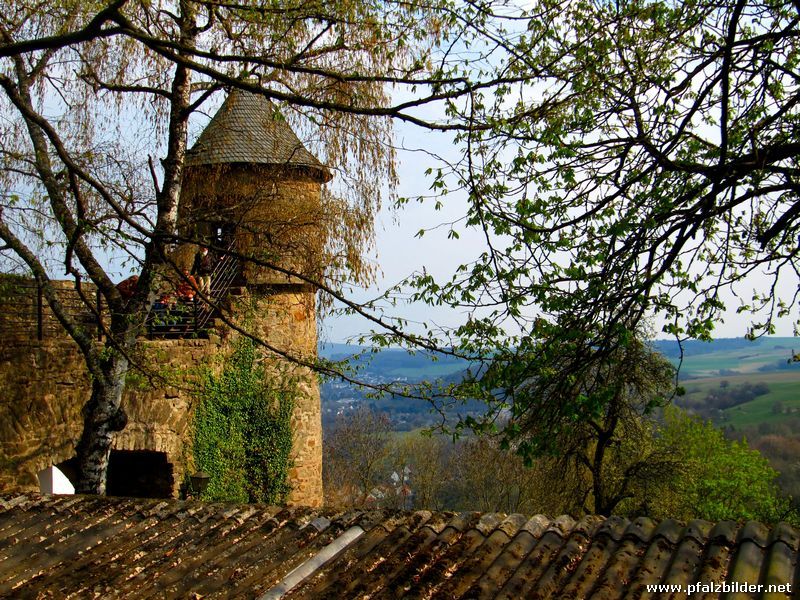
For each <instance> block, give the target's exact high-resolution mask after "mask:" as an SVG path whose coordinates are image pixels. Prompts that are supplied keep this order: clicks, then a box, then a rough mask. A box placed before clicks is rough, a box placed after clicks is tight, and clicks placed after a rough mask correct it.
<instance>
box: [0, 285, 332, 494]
mask: <svg viewBox="0 0 800 600" xmlns="http://www.w3.org/2000/svg"><path fill="white" fill-rule="evenodd" d="M0 283H1V282H0ZM63 286H64V288H65V289H66V290H68V288H69V286H70V284H69V283H68V282H64V283H63ZM15 290H16V291H13V292H12V291H9V288H8V286H6V288H5V291H4V292H3V293H0V331H2V329H3V327H4V323H5V326H6V329H9V330H12V331H13V335H12V334H8V335H3V336H2V338H0V492H9V491H32V490H37V489H38V482H37V478H36V474H37V472H38V471H40V470H42V469H44V468H46V467H48V466H50V465H53V464H58V463H60V462H62V461H65V460H68V459H70V458H72V457H73V456H74V448H75V443H76V442H77V440H78V438H79V436H80V432H81V427H82V418H81V407H82V406H83V404H84V403H85V402H86V401H87V399H88V397H89V379H88V375H87V373H86V368H85V366H84V363H83V359H82V356H81V354H80V352H79V351H78V348H77V345H76V344H75V343H74V342H73V341H72V340H71V339H69V338H68V337H67V336H66V334H65V333H64V332H63V330H61V329H59V327H58V324H57V322H55V320H54V318H53V316H52V315H51V314H50V313H49V310H48V309H47V308H46V307H45V310H44V313H45V314H44V316H43V320H44V321H45V322H46V323H48V326H47V328H46V331H45V335H43V336H42V339H41V340H38V339H37V331H36V329H37V319H36V315H35V311H33V312H31V311H30V310H29V309H28V308H25V309H24V310H22V311H21V314H22V315H23V316H22V317H20V318H17V317H14V319H15V320H14V323H13V326H10V321H9V319H4V316H3V315H17V314H18V313H20V311H18V310H17V311H16V312H15V307H20V306H25V307H28V306H29V305H32V306H35V303H36V290H35V287H31V286H28V287H25V286H16V287H15ZM65 293H66V292H65ZM233 313H234V314H238V315H239V316H240V317H241V318H242V320H248V321H249V323H248V327H249V328H250V327H252V329H253V330H254V331H255V333H256V334H257V335H260V336H263V338H264V339H265V341H266V343H267V344H268V345H269V346H270V347H272V348H274V349H276V350H277V351H278V353H277V354H275V353H273V354H272V355H271V358H269V360H270V361H271V362H272V364H273V366H274V369H273V371H274V372H275V373H276V376H286V375H289V376H291V377H293V378H294V379H296V381H297V389H298V395H297V398H296V399H295V404H296V409H295V419H294V425H295V444H294V467H293V469H292V471H291V480H292V481H291V482H292V485H293V487H294V490H293V492H292V494H291V496H290V499H289V500H290V502H291V503H293V504H304V505H309V506H319V505H321V504H322V429H321V421H320V404H319V402H320V401H319V386H318V383H317V380H316V376H315V375H313V373H312V372H311V371H310V370H308V369H306V368H302V367H295V366H290V365H289V364H288V363H287V362H286V361H285V360H283V359H282V358H280V353H283V352H288V353H291V354H292V355H294V356H302V357H304V358H305V359H307V360H312V361H313V359H314V357H315V356H316V322H315V317H314V293H313V291H311V290H295V291H291V292H288V293H277V292H274V291H270V290H267V289H264V290H261V291H260V293H258V294H254V295H253V296H248V295H245V296H242V297H239V299H238V300H237V301H236V302H235V303H234V307H233ZM26 315H27V316H26ZM233 339H235V334H233V333H232V332H231V331H230V330H228V329H227V328H226V327H224V326H219V327H218V330H217V333H216V334H214V335H211V336H210V339H171V340H141V342H140V349H141V352H140V355H139V356H138V357H137V360H139V361H141V362H142V364H143V365H145V366H146V367H147V368H146V370H147V371H149V372H151V373H155V374H156V375H158V376H160V377H156V378H147V377H144V376H141V375H137V374H132V375H131V376H130V377H129V381H128V385H127V386H126V391H125V394H124V396H123V406H124V408H125V410H126V412H127V414H128V418H129V421H128V425H127V427H126V428H125V429H124V430H123V431H121V432H119V433H117V434H116V436H115V438H114V445H113V448H114V449H115V450H150V451H158V452H164V453H165V454H166V455H167V458H168V461H169V462H170V463H171V464H172V466H173V475H174V484H175V486H174V487H175V489H174V493H175V494H177V493H178V486H179V485H180V483H181V481H182V480H183V476H184V473H185V470H186V468H187V464H188V461H189V460H190V454H191V440H190V436H191V427H190V425H191V416H192V411H193V407H194V400H193V396H194V394H193V391H192V387H193V383H194V381H195V378H194V374H195V373H196V372H197V368H198V367H203V366H212V367H213V366H214V365H218V364H220V361H219V360H218V358H219V357H220V355H223V354H225V353H226V352H228V351H229V348H230V343H229V342H230V341H231V340H233ZM98 343H101V342H98ZM161 377H164V378H165V379H162V378H161Z"/></svg>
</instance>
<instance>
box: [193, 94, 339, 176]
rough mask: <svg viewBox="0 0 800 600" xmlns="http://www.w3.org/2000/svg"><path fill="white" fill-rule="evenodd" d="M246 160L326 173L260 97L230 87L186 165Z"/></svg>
mask: <svg viewBox="0 0 800 600" xmlns="http://www.w3.org/2000/svg"><path fill="white" fill-rule="evenodd" d="M230 163H249V164H259V165H288V166H294V167H305V168H310V169H314V170H316V171H318V172H319V174H320V175H322V176H323V178H324V179H326V180H328V179H330V172H329V171H328V169H327V168H326V167H325V166H324V165H323V164H322V163H321V162H319V160H317V158H316V157H315V156H314V155H313V154H311V153H310V152H309V151H308V150H306V149H305V147H304V146H303V143H302V142H301V141H300V140H299V139H298V138H297V136H296V135H295V133H294V132H293V131H292V129H291V128H290V127H289V125H288V124H287V123H286V121H284V120H283V119H282V118H281V117H280V115H279V114H278V113H277V111H276V110H275V107H274V106H273V105H272V104H270V102H269V101H268V100H267V99H266V98H264V97H263V96H259V95H257V94H252V93H250V92H245V91H242V90H238V89H234V90H231V92H230V93H229V94H228V97H227V98H226V100H225V102H223V104H222V106H221V107H220V109H219V110H218V111H217V114H215V115H214V118H213V119H211V122H210V123H209V124H208V126H207V127H206V128H205V129H204V130H203V133H201V134H200V137H199V138H198V139H197V142H196V143H195V145H194V146H193V147H192V148H191V150H189V151H188V152H187V154H186V166H190V167H194V166H201V165H219V164H230Z"/></svg>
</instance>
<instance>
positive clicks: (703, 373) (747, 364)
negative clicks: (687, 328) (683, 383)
mask: <svg viewBox="0 0 800 600" xmlns="http://www.w3.org/2000/svg"><path fill="white" fill-rule="evenodd" d="M793 345H800V340H795V339H794V338H774V339H771V338H763V339H762V340H760V342H759V343H758V344H757V345H756V344H754V345H753V346H752V348H747V347H744V348H736V349H732V350H720V351H717V352H711V353H709V354H695V355H691V356H687V357H686V358H685V360H684V362H683V365H682V367H681V373H682V374H683V376H684V377H703V378H706V377H714V376H716V375H719V373H720V371H722V370H731V371H736V372H738V373H757V374H758V376H759V377H760V372H759V371H758V369H759V367H762V366H764V365H774V364H776V363H778V362H785V361H786V360H787V359H789V358H790V357H791V354H792V347H793Z"/></svg>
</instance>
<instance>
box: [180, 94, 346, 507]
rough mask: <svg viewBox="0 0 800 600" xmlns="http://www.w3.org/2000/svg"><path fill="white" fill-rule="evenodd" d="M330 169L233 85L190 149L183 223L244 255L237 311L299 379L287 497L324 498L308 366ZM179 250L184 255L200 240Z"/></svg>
mask: <svg viewBox="0 0 800 600" xmlns="http://www.w3.org/2000/svg"><path fill="white" fill-rule="evenodd" d="M330 179H331V174H330V172H329V170H328V169H327V168H326V167H325V166H323V165H322V164H321V163H320V162H319V161H318V160H317V159H316V157H314V156H313V155H312V154H310V153H309V152H308V151H307V150H306V149H305V148H304V147H303V144H302V143H301V142H300V140H299V139H298V138H297V136H296V135H295V134H294V132H293V131H292V130H291V128H290V127H289V126H288V125H287V123H286V122H285V121H284V120H283V118H282V117H281V115H280V114H279V113H278V112H277V111H276V109H275V108H274V106H273V105H271V104H270V103H269V102H268V101H267V100H266V99H264V98H263V97H262V96H257V95H254V94H250V93H247V92H242V91H240V90H233V91H232V92H231V93H230V94H229V95H228V97H227V99H226V100H225V102H224V103H223V105H222V106H221V107H220V109H219V111H218V112H217V113H216V115H215V116H214V118H213V119H212V120H211V122H210V123H209V124H208V126H207V127H206V129H205V130H204V131H203V132H202V134H201V135H200V137H199V138H198V140H197V143H196V144H195V145H194V147H193V148H192V149H191V150H190V151H189V152H188V154H187V160H186V171H185V175H184V185H183V192H182V198H181V214H180V215H179V222H180V228H181V229H182V231H183V233H184V234H185V235H186V236H187V237H189V238H192V239H194V240H197V241H205V242H206V243H207V245H209V246H212V247H218V248H219V247H223V248H229V249H230V250H231V251H232V254H233V256H234V257H238V259H237V260H238V264H239V269H238V274H237V275H236V279H235V281H234V282H233V285H235V286H236V287H240V288H243V289H244V294H243V295H241V296H236V297H229V300H230V309H231V313H230V314H231V318H232V319H234V320H235V321H239V323H240V324H242V325H243V326H245V327H246V328H247V330H248V331H252V332H253V333H255V334H256V335H257V336H258V337H259V338H260V339H261V340H263V341H264V342H265V344H266V346H267V348H268V350H269V351H268V352H267V355H268V360H270V361H271V365H272V367H273V369H272V372H274V373H275V374H276V377H290V378H292V379H293V380H294V381H296V382H297V389H298V394H297V397H296V398H295V419H294V430H295V440H294V457H293V458H294V468H293V469H292V471H291V473H290V475H291V482H292V486H293V492H292V495H291V497H290V501H291V502H293V503H296V504H304V505H319V504H321V503H322V425H321V410H320V397H319V385H318V382H317V379H316V376H315V375H314V374H313V373H312V372H311V371H310V370H309V369H307V368H305V367H301V366H297V365H296V364H292V363H291V362H289V361H286V360H285V359H284V356H285V355H289V356H291V357H294V358H298V359H300V360H301V361H303V362H305V363H311V362H313V361H314V360H315V359H316V356H317V328H316V316H315V296H316V291H317V290H316V287H315V286H314V284H313V282H314V281H318V280H319V276H320V274H321V272H322V260H323V259H322V247H323V243H324V233H323V226H322V212H321V206H320V194H321V186H322V184H323V183H325V182H327V181H330ZM186 246H188V247H189V248H188V249H187V248H186V247H184V248H182V249H180V250H179V252H178V254H179V260H183V261H186V262H184V264H188V261H187V259H188V258H189V257H190V256H192V255H193V253H194V251H195V248H196V246H195V245H189V244H187V245H186Z"/></svg>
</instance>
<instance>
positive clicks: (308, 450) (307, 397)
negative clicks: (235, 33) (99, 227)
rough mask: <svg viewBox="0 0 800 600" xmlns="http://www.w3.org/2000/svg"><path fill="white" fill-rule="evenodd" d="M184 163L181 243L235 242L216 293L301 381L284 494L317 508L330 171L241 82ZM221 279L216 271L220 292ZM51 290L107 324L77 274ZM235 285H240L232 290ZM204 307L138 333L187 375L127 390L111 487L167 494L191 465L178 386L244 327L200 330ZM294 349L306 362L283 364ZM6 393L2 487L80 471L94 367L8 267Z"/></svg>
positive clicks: (180, 258)
mask: <svg viewBox="0 0 800 600" xmlns="http://www.w3.org/2000/svg"><path fill="white" fill-rule="evenodd" d="M186 165H187V167H186V171H185V174H184V187H183V196H182V198H181V209H180V214H179V230H180V233H181V234H182V235H183V237H184V239H190V240H193V241H195V242H198V243H203V244H205V245H209V246H213V247H216V248H224V249H226V250H229V252H227V253H226V255H227V256H228V259H226V260H227V261H228V262H227V263H226V269H227V273H228V274H229V275H230V277H229V278H227V279H225V280H224V281H222V282H220V281H219V279H220V278H219V277H217V280H218V281H217V289H216V290H214V289H212V296H213V297H214V298H215V299H216V300H217V301H218V303H219V304H221V305H222V306H223V307H224V308H225V310H224V311H223V313H224V316H226V317H227V319H228V321H229V322H233V323H234V324H239V325H242V326H244V327H245V328H246V329H247V331H250V332H253V333H255V334H256V335H257V336H258V337H259V338H260V339H261V340H263V341H264V342H265V344H266V346H267V350H266V351H265V352H264V355H265V358H264V360H265V363H266V364H265V366H267V367H268V369H267V372H269V373H271V374H273V375H274V377H276V378H281V379H280V381H281V382H284V381H286V380H291V381H292V383H293V387H292V390H293V391H294V392H295V396H294V407H295V408H294V423H293V424H294V431H295V437H294V440H293V441H294V444H293V458H294V466H293V469H292V470H291V471H290V473H289V476H290V483H291V485H292V487H293V491H292V493H291V495H290V497H289V502H290V503H293V504H304V505H308V506H319V505H321V504H322V425H321V411H320V399H319V386H318V383H317V379H316V376H315V375H314V374H313V372H312V371H311V370H310V369H309V368H307V367H306V366H302V365H308V364H311V363H312V362H313V361H314V360H315V359H316V354H317V330H316V318H315V306H314V302H315V297H316V288H315V286H314V285H313V281H315V280H318V276H319V274H320V273H321V270H322V268H323V258H322V249H323V245H324V236H323V231H324V228H323V227H322V216H323V215H322V210H321V207H320V194H321V187H322V184H323V183H325V182H327V181H329V180H330V179H331V174H330V172H329V171H328V170H327V169H326V168H325V167H324V166H323V165H322V164H321V163H320V162H319V161H318V160H317V159H316V158H315V157H314V156H312V155H311V154H310V153H309V152H308V151H307V150H306V149H305V148H304V147H303V145H302V144H301V143H300V141H299V140H298V139H297V136H295V134H294V133H293V132H292V130H291V129H290V128H289V127H288V125H287V124H286V123H285V122H284V121H283V120H282V119H281V118H280V115H278V114H277V113H276V111H275V109H274V107H273V106H272V105H270V104H269V103H268V102H267V101H266V100H264V99H263V98H262V97H260V96H254V95H251V94H247V93H244V92H240V91H233V92H231V94H230V95H229V96H228V98H227V99H226V101H225V102H224V104H223V105H222V107H221V108H220V110H219V111H218V112H217V114H216V115H215V116H214V118H213V119H212V120H211V122H210V123H209V125H208V127H207V128H206V129H205V131H204V132H203V133H202V134H201V136H200V138H199V139H198V141H197V143H196V144H195V146H194V147H193V148H192V149H191V151H190V152H189V153H188V155H187V161H186ZM196 251H197V245H196V244H189V243H185V244H182V245H181V246H179V247H178V248H177V249H176V251H175V259H176V261H177V262H178V264H179V265H180V266H181V267H182V268H184V269H190V268H191V265H192V260H193V258H194V256H195V254H196ZM231 257H232V258H231ZM221 265H222V261H220V263H219V265H218V266H221ZM229 267H231V268H229ZM213 283H214V277H212V288H213ZM54 286H55V287H56V288H57V291H58V294H59V298H60V301H61V303H62V305H64V306H70V307H72V308H71V310H73V311H74V316H75V318H76V319H80V320H85V322H87V323H97V318H96V316H97V314H99V315H100V316H101V319H100V322H102V320H103V319H105V318H107V316H103V314H104V311H105V310H106V309H105V308H103V307H101V306H100V304H98V305H97V311H96V313H89V312H88V309H87V308H86V306H85V304H84V303H83V300H82V299H81V298H82V297H81V296H79V295H78V293H77V290H76V289H75V284H74V281H63V282H55V283H54ZM231 288H233V289H235V290H236V291H237V292H238V293H237V294H231V293H227V292H228V291H229V290H230V289H231ZM83 293H84V296H88V297H91V296H93V293H94V288H93V286H92V285H91V284H89V283H84V284H83ZM195 306H197V305H195ZM199 310H200V309H196V311H195V313H194V315H195V320H194V324H195V329H193V330H191V331H188V330H187V331H185V332H183V333H177V334H172V333H170V334H169V335H153V331H150V333H149V334H148V339H145V338H142V339H141V340H140V341H139V349H140V350H141V357H140V359H141V360H142V361H143V362H144V364H145V365H148V366H149V367H152V368H153V369H154V370H161V371H163V372H165V373H168V374H170V376H171V377H178V378H181V377H185V378H186V381H184V382H182V381H180V379H178V380H176V381H174V382H170V383H168V384H166V383H165V384H162V385H153V384H151V383H150V382H149V380H147V379H146V378H145V379H142V380H140V381H139V382H138V383H136V381H134V380H132V381H130V382H129V383H128V384H127V385H126V389H125V392H124V394H123V398H122V406H123V408H124V409H125V412H126V414H127V415H128V425H127V427H125V429H124V430H122V431H120V432H117V433H116V434H115V436H114V440H113V445H112V449H111V456H110V460H109V474H108V487H107V491H108V493H109V495H119V496H151V497H168V496H174V495H177V494H178V493H179V491H180V486H181V483H182V482H183V481H184V480H185V477H186V475H187V474H188V473H187V469H189V468H191V465H190V464H189V462H187V461H188V459H187V452H186V449H187V448H188V447H190V444H191V437H192V416H193V410H194V408H195V407H196V402H195V398H194V397H193V395H192V392H191V386H187V385H183V383H189V382H191V381H192V380H193V378H194V377H195V376H194V375H193V373H196V367H197V366H199V365H208V364H213V362H214V359H215V358H216V357H219V356H220V355H225V354H226V353H227V352H230V351H231V344H230V343H229V342H230V340H231V339H233V338H235V336H236V335H237V333H236V332H235V330H234V329H233V328H231V327H230V326H228V325H227V324H226V323H225V322H223V321H224V320H222V319H220V320H219V321H218V322H217V323H215V324H214V328H213V331H212V332H211V333H210V334H209V335H197V327H198V322H197V313H198V311H199ZM203 310H204V309H203ZM204 314H206V315H208V316H209V317H211V316H212V313H209V312H205V313H204ZM204 323H205V324H209V323H208V322H207V321H204ZM209 325H210V324H209ZM167 329H169V327H167ZM170 331H172V330H171V329H170ZM100 337H101V328H100V327H99V323H98V338H100ZM101 343H102V340H101V339H98V344H101ZM288 356H291V357H293V358H295V359H297V360H296V361H294V362H292V361H289V360H286V357H288ZM298 360H299V361H300V365H298V362H297V361H298ZM0 390H2V392H3V393H2V394H0V492H12V491H14V492H16V491H36V490H39V489H45V487H46V485H45V484H46V483H47V482H48V481H49V485H51V487H52V483H53V479H52V477H53V473H54V472H53V471H52V468H53V467H56V468H58V469H59V470H60V471H61V472H62V473H63V474H64V475H65V476H66V477H67V478H72V479H74V476H75V474H76V472H75V469H74V460H75V459H74V456H75V443H76V441H77V440H78V439H79V437H80V433H81V430H82V425H83V419H82V416H81V408H82V407H83V405H84V404H85V403H86V402H87V400H88V399H89V396H90V394H91V386H90V379H89V375H88V372H87V371H86V367H85V364H84V362H83V359H82V356H81V354H80V352H79V350H78V348H77V346H76V344H75V342H74V341H73V340H72V338H70V337H69V336H68V335H67V334H66V332H65V331H64V329H63V327H62V326H61V324H60V322H59V321H58V320H57V319H56V318H55V316H54V315H53V314H52V313H51V311H50V310H49V308H48V306H47V303H46V302H43V300H42V294H41V292H40V291H37V287H36V282H35V281H34V280H33V279H26V278H24V277H15V276H10V275H2V274H0ZM48 477H50V479H47V478H48ZM73 483H74V482H73Z"/></svg>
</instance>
